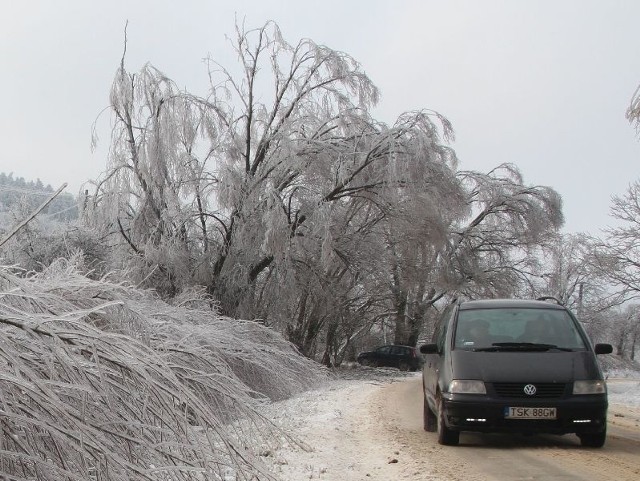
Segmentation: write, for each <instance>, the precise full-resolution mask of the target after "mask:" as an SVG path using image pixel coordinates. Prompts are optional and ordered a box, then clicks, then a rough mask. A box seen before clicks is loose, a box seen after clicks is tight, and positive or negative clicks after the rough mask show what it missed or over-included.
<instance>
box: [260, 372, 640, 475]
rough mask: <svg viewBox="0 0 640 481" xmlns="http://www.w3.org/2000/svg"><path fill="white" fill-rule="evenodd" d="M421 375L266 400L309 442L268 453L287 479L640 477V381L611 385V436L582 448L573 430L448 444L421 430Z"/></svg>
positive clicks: (470, 437) (281, 445)
mask: <svg viewBox="0 0 640 481" xmlns="http://www.w3.org/2000/svg"><path fill="white" fill-rule="evenodd" d="M420 383H421V379H420V375H419V374H415V375H410V376H407V377H386V378H385V377H380V378H377V379H374V380H362V379H361V380H351V381H336V382H332V383H331V384H330V385H329V386H328V387H327V388H324V389H320V390H317V391H313V392H308V393H305V394H303V395H301V396H298V397H296V398H294V399H290V400H287V401H285V402H282V403H277V404H274V405H272V406H270V407H269V414H268V415H269V417H271V418H272V419H273V420H274V421H275V422H276V423H277V424H279V425H280V426H282V427H283V428H285V429H286V430H287V431H289V432H291V433H292V434H294V435H296V436H297V437H298V438H299V439H300V440H302V441H303V443H301V444H300V445H293V444H292V443H289V442H286V441H285V440H280V441H279V442H278V443H277V444H276V443H274V445H273V446H269V447H268V448H267V449H265V451H264V453H265V461H267V462H268V463H269V464H271V465H272V467H273V471H274V473H275V474H276V475H277V476H279V477H280V479H282V480H283V481H302V480H314V479H315V480H325V481H330V480H332V481H351V480H353V481H356V480H379V481H392V480H416V479H419V480H431V481H448V480H461V481H462V480H464V481H473V480H501V481H502V480H525V479H545V480H563V481H566V480H586V479H608V480H609V479H610V480H634V481H635V480H637V479H639V478H640V436H639V434H640V406H639V405H638V403H639V402H640V401H639V400H640V396H638V393H639V392H640V381H633V380H620V381H618V380H616V381H611V382H610V383H609V386H610V388H609V389H610V402H611V407H610V416H609V417H610V419H609V438H608V439H607V444H606V445H605V447H604V448H603V449H599V450H594V449H584V448H582V447H581V446H580V444H579V441H578V438H577V437H575V436H573V435H567V436H561V437H560V436H534V437H524V436H506V435H477V434H463V435H462V436H461V445H460V446H458V447H444V446H440V445H439V444H438V443H437V440H436V436H435V434H433V433H427V432H425V431H423V429H422V397H421V395H422V394H421V385H420Z"/></svg>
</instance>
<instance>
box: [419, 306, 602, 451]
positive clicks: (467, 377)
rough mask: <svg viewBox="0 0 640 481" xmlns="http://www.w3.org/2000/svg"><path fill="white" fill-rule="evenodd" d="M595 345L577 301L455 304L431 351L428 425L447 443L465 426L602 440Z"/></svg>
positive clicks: (426, 384) (594, 443)
mask: <svg viewBox="0 0 640 481" xmlns="http://www.w3.org/2000/svg"><path fill="white" fill-rule="evenodd" d="M612 350H613V349H612V346H611V345H610V344H596V345H595V346H594V345H592V343H591V341H590V340H589V338H588V336H587V335H586V333H585V332H584V330H583V329H582V326H581V325H580V323H579V322H578V320H577V319H576V317H575V316H574V315H573V314H572V313H571V311H570V310H569V309H567V308H566V307H564V306H562V305H560V303H559V302H553V303H552V302H547V300H515V299H497V300H478V301H466V302H457V303H454V304H451V305H450V306H449V307H448V308H447V309H446V310H445V311H444V313H443V315H442V317H441V318H440V320H439V321H438V323H437V324H436V328H435V331H434V334H433V339H432V343H431V344H425V345H423V346H421V348H420V351H421V352H422V353H423V354H425V363H424V367H423V374H422V381H423V390H424V428H425V430H427V431H437V433H438V441H439V442H440V444H447V445H456V444H458V442H459V436H460V432H462V431H475V432H507V433H526V434H535V433H551V434H567V433H575V434H577V435H578V437H579V438H580V441H581V443H582V445H583V446H589V447H601V446H603V445H604V442H605V439H606V434H607V406H608V404H607V388H606V384H605V381H604V378H603V375H602V372H601V370H600V367H599V366H598V362H597V360H596V354H608V353H610V352H612Z"/></svg>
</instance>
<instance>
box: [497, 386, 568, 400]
mask: <svg viewBox="0 0 640 481" xmlns="http://www.w3.org/2000/svg"><path fill="white" fill-rule="evenodd" d="M531 385H532V386H535V394H527V393H526V392H525V387H526V386H531ZM566 387H567V385H566V384H565V383H554V382H541V383H535V382H532V383H522V382H501V383H494V384H493V389H494V390H495V392H496V395H497V396H499V397H510V398H527V399H532V398H537V399H540V398H544V399H553V398H560V397H562V396H563V395H564V393H565V390H566Z"/></svg>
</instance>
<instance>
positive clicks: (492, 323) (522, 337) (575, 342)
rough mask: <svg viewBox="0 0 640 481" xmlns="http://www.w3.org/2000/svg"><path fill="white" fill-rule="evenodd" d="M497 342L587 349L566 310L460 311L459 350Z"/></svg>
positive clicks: (456, 341) (456, 338)
mask: <svg viewBox="0 0 640 481" xmlns="http://www.w3.org/2000/svg"><path fill="white" fill-rule="evenodd" d="M496 342H530V343H543V344H553V345H556V346H558V347H564V348H570V349H585V348H586V347H585V343H584V340H583V339H582V336H581V335H580V333H579V332H578V329H577V328H576V325H575V323H574V321H573V319H572V318H571V316H570V315H569V313H567V312H566V311H565V310H560V309H532V308H503V309H469V310H461V311H459V314H458V322H457V325H456V335H455V347H456V348H477V347H486V346H491V345H492V344H493V343H496Z"/></svg>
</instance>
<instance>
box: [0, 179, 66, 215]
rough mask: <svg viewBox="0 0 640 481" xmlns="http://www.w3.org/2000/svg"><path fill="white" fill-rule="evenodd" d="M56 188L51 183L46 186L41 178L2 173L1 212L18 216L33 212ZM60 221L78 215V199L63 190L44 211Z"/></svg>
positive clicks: (0, 184) (0, 188)
mask: <svg viewBox="0 0 640 481" xmlns="http://www.w3.org/2000/svg"><path fill="white" fill-rule="evenodd" d="M54 192H55V189H54V188H53V187H51V185H49V184H47V185H46V186H45V185H44V184H43V183H42V181H41V180H40V179H36V181H33V180H29V181H27V180H25V179H24V178H22V177H14V174H13V172H11V173H9V174H5V173H4V172H2V173H0V213H5V212H13V213H15V214H16V215H17V216H18V217H21V215H22V214H25V213H29V212H32V211H33V210H35V209H36V208H37V207H38V206H40V205H41V204H42V202H44V201H45V200H46V199H47V198H49V197H50V196H51V195H52V194H53V193H54ZM42 213H43V214H44V215H49V216H51V218H52V219H54V220H58V221H70V220H74V219H76V218H77V217H78V206H77V199H76V198H75V197H74V196H73V195H71V194H69V193H67V192H63V193H61V194H60V195H58V196H57V197H56V198H55V199H54V200H53V201H52V202H51V203H50V204H49V205H48V206H47V207H46V208H45V209H44V210H43V212H42Z"/></svg>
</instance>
